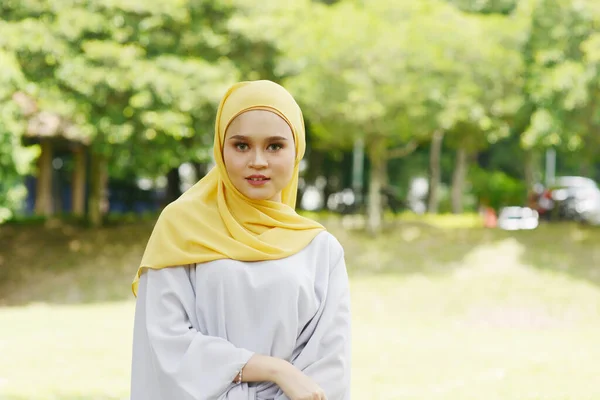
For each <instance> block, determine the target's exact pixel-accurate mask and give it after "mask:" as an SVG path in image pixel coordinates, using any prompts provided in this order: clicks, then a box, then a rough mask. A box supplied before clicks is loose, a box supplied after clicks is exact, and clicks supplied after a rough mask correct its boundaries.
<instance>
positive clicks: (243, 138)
mask: <svg viewBox="0 0 600 400" xmlns="http://www.w3.org/2000/svg"><path fill="white" fill-rule="evenodd" d="M229 140H248V137H247V136H244V135H233V136H232V137H230V138H229ZM267 140H287V138H284V137H283V136H270V137H268V138H267Z"/></svg>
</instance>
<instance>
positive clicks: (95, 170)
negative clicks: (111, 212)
mask: <svg viewBox="0 0 600 400" xmlns="http://www.w3.org/2000/svg"><path fill="white" fill-rule="evenodd" d="M107 181H108V176H107V174H106V160H105V159H104V157H103V156H101V155H99V154H93V155H92V163H91V168H90V197H89V200H88V210H89V215H88V217H89V222H90V224H91V225H92V226H93V227H99V226H101V225H102V214H103V211H105V210H106V208H107V204H106V199H105V197H106V190H105V188H106V184H107Z"/></svg>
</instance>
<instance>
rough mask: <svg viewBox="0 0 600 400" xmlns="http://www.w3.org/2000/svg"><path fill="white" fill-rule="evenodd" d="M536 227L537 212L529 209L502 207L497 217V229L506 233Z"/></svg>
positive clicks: (537, 220)
mask: <svg viewBox="0 0 600 400" xmlns="http://www.w3.org/2000/svg"><path fill="white" fill-rule="evenodd" d="M538 225H539V215H538V212H537V211H535V210H533V209H531V208H529V207H504V208H503V209H502V210H501V211H500V215H499V216H498V227H499V228H500V229H504V230H507V231H518V230H531V229H535V228H537V227H538Z"/></svg>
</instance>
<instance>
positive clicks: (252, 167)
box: [223, 110, 296, 201]
mask: <svg viewBox="0 0 600 400" xmlns="http://www.w3.org/2000/svg"><path fill="white" fill-rule="evenodd" d="M223 143H224V144H223V160H224V162H225V168H226V169H227V174H228V175H229V179H230V180H231V183H232V184H233V185H234V186H235V187H236V189H237V190H239V191H240V192H241V193H242V194H243V195H244V196H246V197H248V198H250V199H252V200H273V201H281V192H282V191H283V189H284V188H285V187H286V186H287V184H288V183H289V182H290V181H291V179H292V174H293V173H294V164H295V159H296V148H295V144H294V136H293V134H292V130H291V128H290V127H289V125H288V124H287V123H286V122H285V121H284V120H283V119H282V118H281V117H280V116H279V115H277V114H275V113H272V112H269V111H266V110H250V111H246V112H244V113H242V114H240V115H238V116H237V117H236V118H235V119H234V120H233V121H232V122H231V124H230V125H229V127H228V128H227V131H226V132H225V140H224V142H223Z"/></svg>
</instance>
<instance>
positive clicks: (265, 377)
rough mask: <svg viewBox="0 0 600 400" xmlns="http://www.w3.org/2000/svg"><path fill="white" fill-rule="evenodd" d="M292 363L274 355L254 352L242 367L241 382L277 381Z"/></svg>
mask: <svg viewBox="0 0 600 400" xmlns="http://www.w3.org/2000/svg"><path fill="white" fill-rule="evenodd" d="M290 367H292V368H293V366H292V364H290V363H289V362H287V361H285V360H282V359H280V358H276V357H270V356H264V355H261V354H254V355H253V356H252V357H251V358H250V360H249V361H248V363H247V364H246V365H245V366H244V368H243V374H242V377H243V382H273V383H277V381H278V380H279V379H281V376H283V375H285V374H287V372H288V371H289V368H290Z"/></svg>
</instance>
